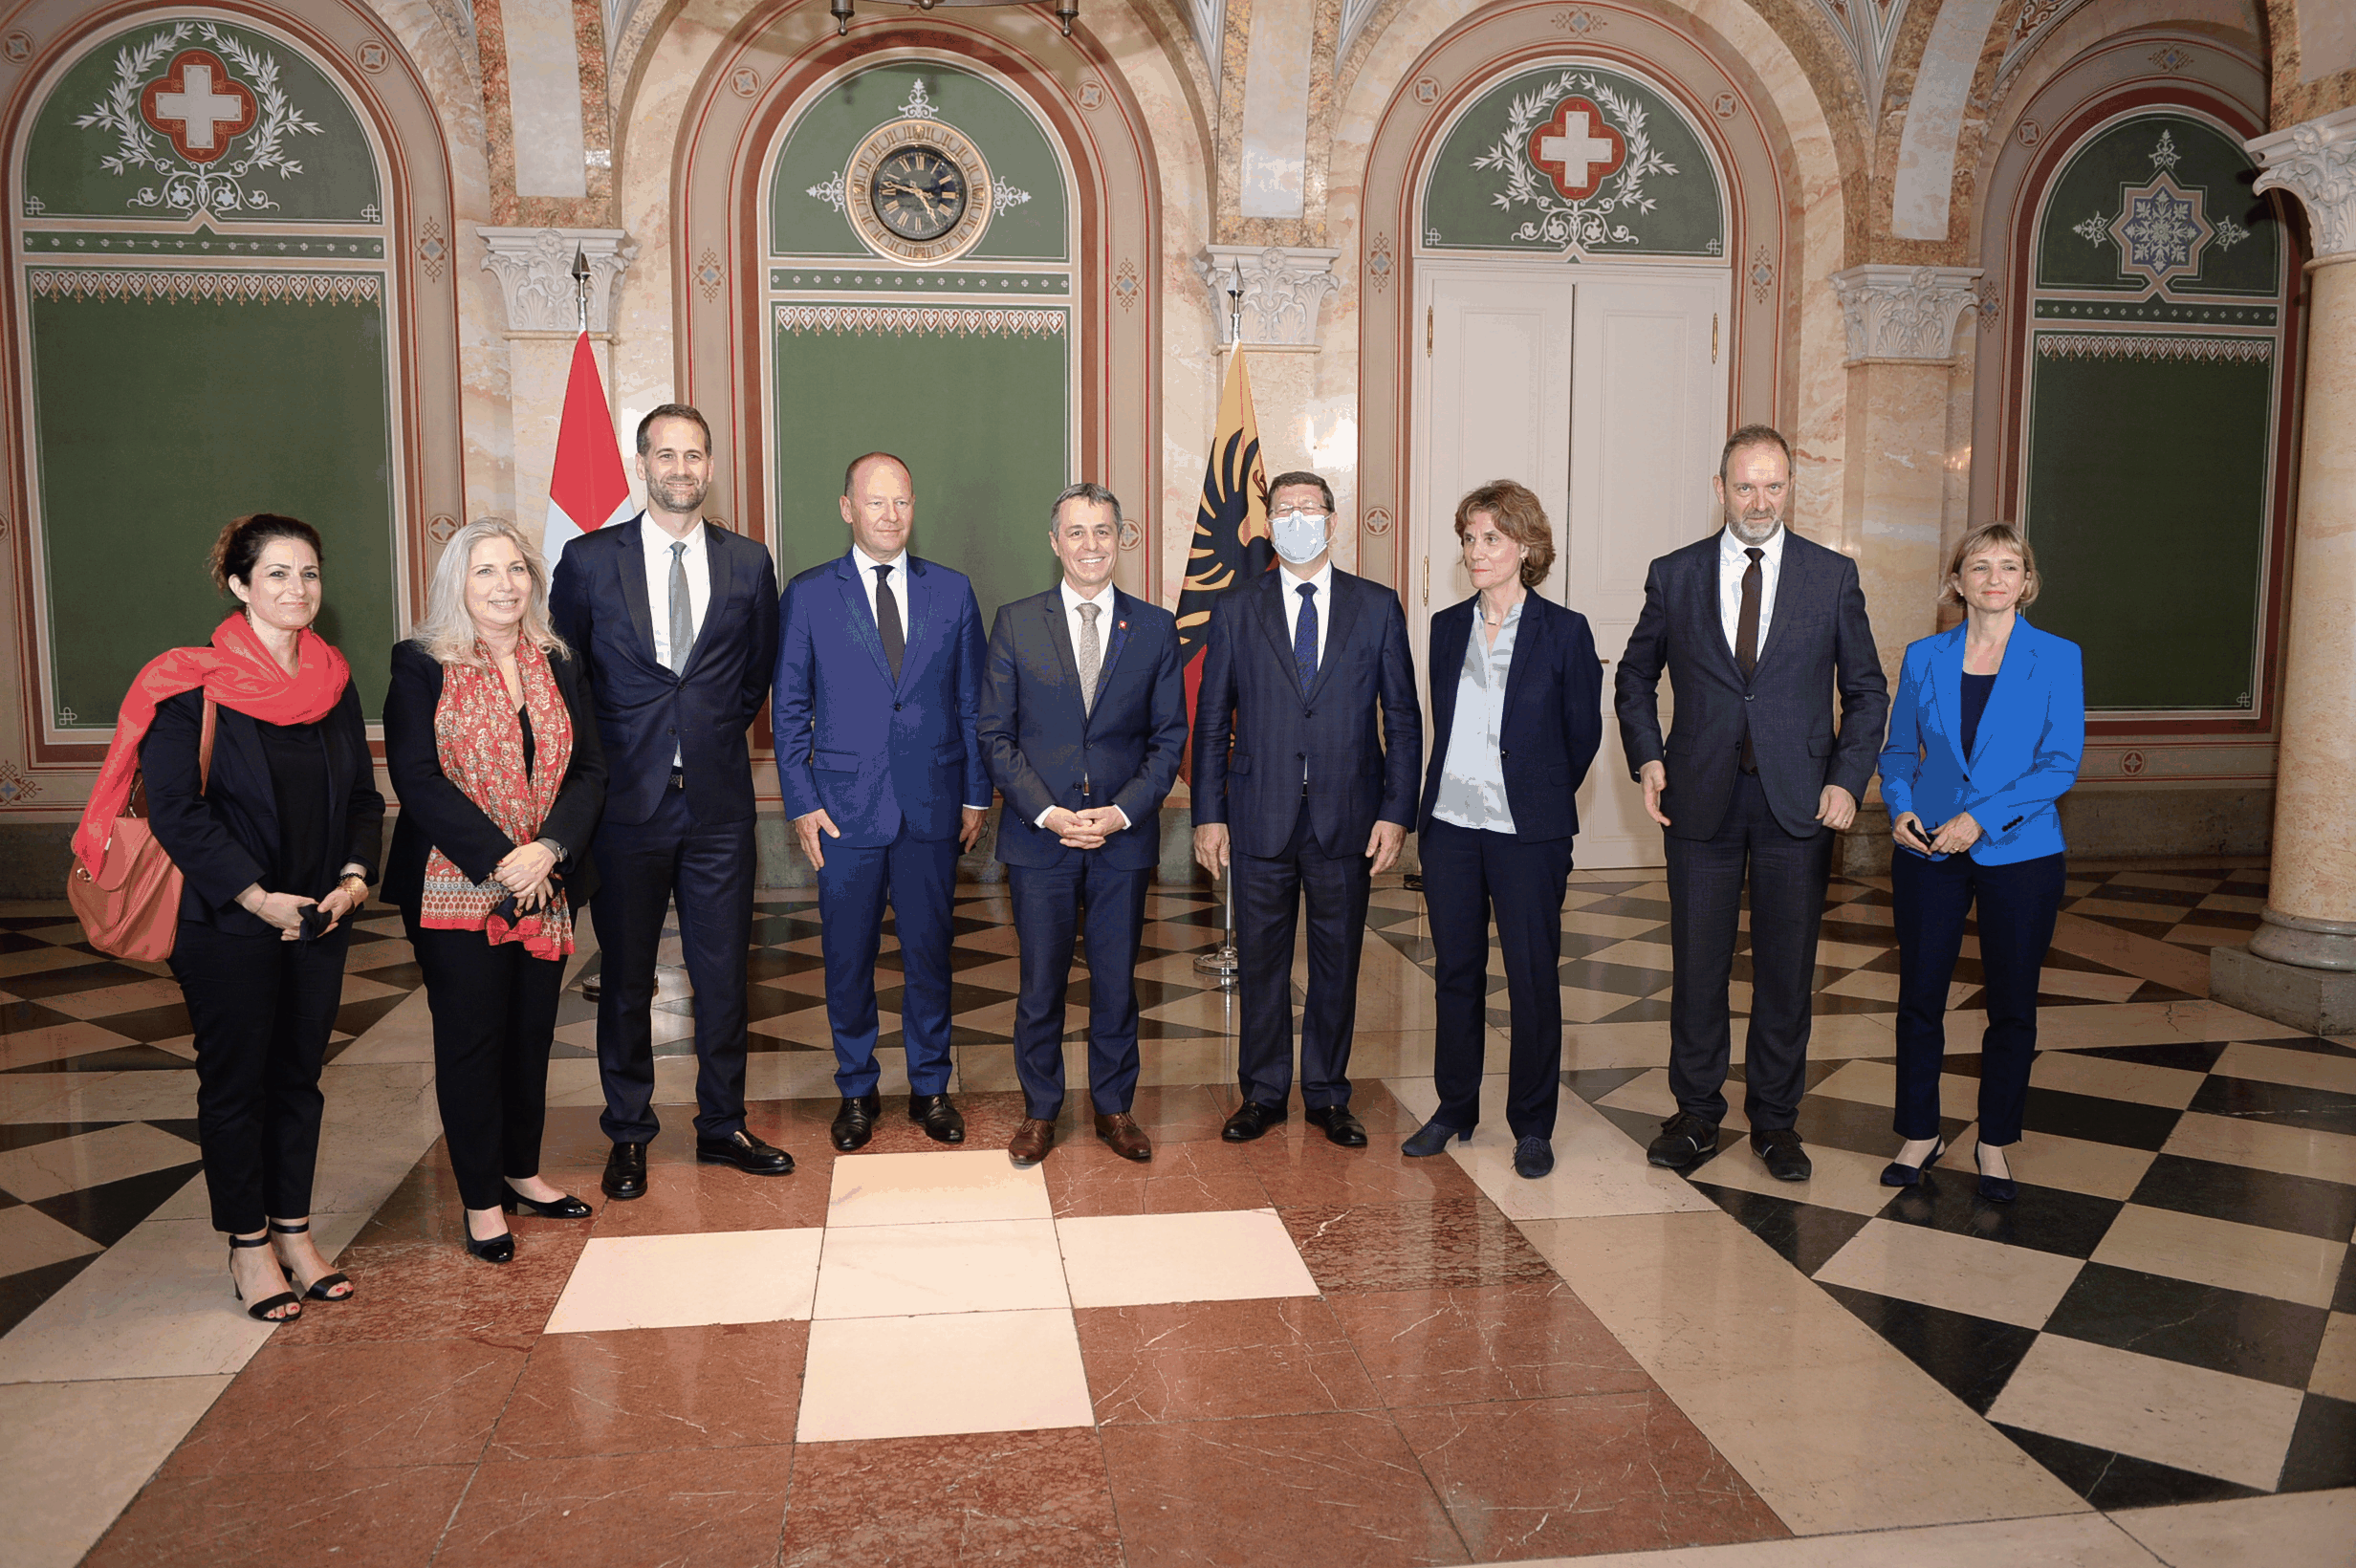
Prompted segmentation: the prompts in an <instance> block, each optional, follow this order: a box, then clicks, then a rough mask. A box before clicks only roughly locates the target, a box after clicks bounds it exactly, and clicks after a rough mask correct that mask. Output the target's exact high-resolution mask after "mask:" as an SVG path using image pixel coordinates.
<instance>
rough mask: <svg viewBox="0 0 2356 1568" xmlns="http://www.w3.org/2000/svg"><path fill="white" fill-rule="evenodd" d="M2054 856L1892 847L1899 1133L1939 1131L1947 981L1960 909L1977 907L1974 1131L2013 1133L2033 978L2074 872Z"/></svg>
mask: <svg viewBox="0 0 2356 1568" xmlns="http://www.w3.org/2000/svg"><path fill="white" fill-rule="evenodd" d="M2064 860H2065V857H2063V856H2061V855H2040V856H2039V857H2038V858H2037V859H2036V860H2016V861H2014V862H2013V863H2012V864H2011V865H1981V864H1980V863H1979V862H1978V861H1976V860H1973V859H1972V857H1971V856H1969V855H1950V856H1949V857H1947V859H1945V860H1927V859H1925V858H1924V857H1923V856H1920V855H1916V854H1913V853H1911V852H1909V851H1908V850H1903V849H1901V850H1899V851H1897V852H1896V853H1895V854H1894V855H1892V856H1891V857H1890V862H1889V897H1890V905H1891V908H1890V914H1891V917H1892V920H1891V924H1892V925H1893V926H1896V927H1897V931H1898V1113H1897V1117H1896V1119H1895V1125H1896V1127H1897V1130H1898V1136H1899V1137H1901V1138H1907V1139H1914V1138H1936V1137H1937V1136H1938V1135H1939V1073H1940V1069H1941V1066H1942V1064H1943V1062H1944V1060H1945V1058H1946V1056H1947V986H1948V982H1949V981H1951V980H1952V979H1953V978H1954V976H1955V958H1956V955H1957V954H1958V953H1960V952H1961V951H1962V950H1963V923H1964V917H1966V916H1967V915H1969V914H1970V913H1971V912H1972V906H1973V904H1974V903H1976V904H1978V905H1979V961H1980V969H1981V972H1982V973H1983V974H1984V975H1985V977H1986V980H1987V986H1988V1028H1987V1031H1986V1033H1984V1034H1982V1035H1981V1036H1980V1047H1979V1049H1980V1058H1979V1141H1980V1142H1981V1143H1985V1144H1987V1145H1988V1146H1989V1147H1990V1148H2002V1147H2004V1146H2005V1145H2006V1144H2008V1143H2018V1142H2020V1114H2021V1107H2022V1105H2023V1104H2024V1103H2025V1102H2026V1101H2027V1100H2028V1098H2029V1065H2030V1063H2031V1062H2032V1061H2034V1060H2035V1059H2036V1057H2037V987H2038V978H2039V976H2040V974H2042V973H2043V972H2044V969H2045V951H2046V949H2047V948H2049V947H2052V946H2053V926H2054V920H2055V917H2056V916H2058V915H2059V914H2060V913H2061V911H2062V889H2063V887H2064V885H2065V884H2066V883H2067V882H2068V880H2069V872H2068V870H2067V868H2066V867H2065V865H2064V864H2063V861H2064Z"/></svg>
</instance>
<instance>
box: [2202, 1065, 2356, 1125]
mask: <svg viewBox="0 0 2356 1568" xmlns="http://www.w3.org/2000/svg"><path fill="white" fill-rule="evenodd" d="M2188 1108H2189V1109H2192V1110H2195V1111H2205V1112H2207V1113H2208V1114H2209V1115H2211V1116H2230V1117H2235V1118H2237V1119H2238V1120H2241V1121H2244V1122H2271V1123H2272V1124H2274V1125H2275V1126H2278V1127H2297V1128H2299V1129H2301V1131H2304V1132H2329V1133H2338V1134H2340V1135H2342V1136H2343V1137H2346V1136H2350V1135H2356V1095H2351V1094H2345V1093H2335V1092H2334V1091H2332V1090H2329V1089H2309V1088H2305V1087H2302V1086H2301V1085H2300V1084H2296V1083H2265V1082H2261V1081H2260V1080H2258V1079H2257V1078H2225V1077H2223V1076H2221V1075H2212V1076H2211V1078H2210V1079H2209V1081H2208V1082H2206V1083H2204V1084H2202V1085H2201V1086H2200V1092H2199V1093H2198V1094H2196V1095H2194V1096H2193V1097H2192V1105H2191V1106H2190V1107H2188Z"/></svg>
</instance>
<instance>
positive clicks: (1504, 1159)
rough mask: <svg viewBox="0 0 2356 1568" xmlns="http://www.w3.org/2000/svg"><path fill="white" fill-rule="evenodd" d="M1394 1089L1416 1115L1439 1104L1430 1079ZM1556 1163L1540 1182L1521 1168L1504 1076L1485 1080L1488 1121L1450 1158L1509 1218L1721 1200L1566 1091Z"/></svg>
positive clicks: (1701, 1205) (1558, 1117) (1651, 1210)
mask: <svg viewBox="0 0 2356 1568" xmlns="http://www.w3.org/2000/svg"><path fill="white" fill-rule="evenodd" d="M1496 1059H1498V1060H1500V1061H1501V1060H1502V1059H1503V1058H1502V1057H1499V1058H1496ZM1390 1091H1391V1093H1392V1094H1393V1095H1396V1096H1397V1097H1398V1098H1399V1100H1400V1102H1401V1103H1402V1104H1404V1105H1406V1106H1407V1108H1408V1109H1409V1110H1411V1111H1413V1112H1414V1113H1415V1114H1416V1115H1418V1116H1422V1117H1429V1116H1430V1115H1431V1114H1432V1112H1433V1111H1435V1110H1437V1109H1438V1108H1439V1096H1438V1095H1437V1094H1436V1093H1435V1092H1434V1091H1433V1089H1432V1087H1431V1080H1430V1078H1420V1079H1407V1078H1401V1079H1394V1080H1393V1081H1392V1082H1391V1084H1390ZM1551 1142H1552V1143H1553V1144H1554V1151H1555V1168H1554V1169H1553V1170H1552V1171H1550V1172H1548V1173H1547V1174H1546V1175H1544V1176H1541V1177H1539V1178H1538V1180H1537V1181H1535V1182H1533V1181H1528V1180H1525V1179H1524V1178H1522V1177H1520V1176H1518V1175H1516V1174H1515V1172H1514V1137H1513V1134H1512V1132H1511V1131H1510V1130H1508V1128H1507V1126H1506V1121H1505V1075H1504V1074H1502V1073H1492V1074H1489V1075H1488V1076H1487V1077H1485V1078H1482V1079H1481V1125H1480V1127H1479V1129H1478V1130H1476V1131H1475V1132H1474V1133H1473V1142H1471V1143H1451V1144H1450V1145H1449V1154H1450V1156H1451V1158H1452V1159H1454V1160H1455V1162H1456V1163H1457V1164H1458V1165H1462V1166H1463V1167H1464V1170H1465V1173H1466V1174H1467V1175H1469V1176H1471V1177H1472V1178H1473V1185H1474V1186H1476V1187H1479V1188H1480V1189H1481V1190H1482V1191H1483V1192H1485V1193H1487V1194H1488V1195H1489V1198H1490V1200H1491V1201H1492V1202H1494V1204H1495V1205H1496V1206H1497V1207H1498V1208H1499V1209H1503V1210H1504V1211H1505V1215H1506V1217H1507V1218H1508V1219H1516V1220H1538V1219H1579V1218H1586V1217H1588V1216H1591V1215H1596V1214H1655V1213H1672V1212H1687V1213H1697V1212H1699V1211H1701V1210H1703V1209H1712V1208H1714V1207H1716V1206H1715V1205H1713V1204H1712V1203H1711V1201H1710V1199H1709V1197H1708V1196H1707V1195H1706V1194H1704V1193H1701V1192H1698V1191H1696V1190H1695V1189H1694V1187H1693V1186H1692V1184H1691V1183H1690V1182H1688V1181H1687V1180H1686V1179H1685V1178H1684V1177H1682V1176H1680V1175H1678V1174H1677V1173H1676V1172H1675V1171H1673V1170H1659V1169H1656V1168H1654V1167H1653V1166H1651V1165H1647V1164H1646V1163H1645V1156H1644V1151H1643V1150H1642V1149H1640V1148H1638V1147H1637V1146H1636V1145H1635V1144H1633V1143H1629V1142H1628V1137H1627V1134H1625V1133H1624V1132H1622V1131H1621V1130H1620V1129H1619V1128H1618V1127H1616V1126H1614V1125H1612V1123H1611V1122H1609V1121H1607V1120H1605V1119H1604V1117H1603V1113H1601V1112H1599V1111H1598V1110H1596V1109H1595V1107H1594V1106H1592V1105H1589V1104H1588V1103H1587V1102H1586V1101H1585V1100H1581V1099H1580V1098H1579V1097H1578V1096H1577V1095H1574V1094H1569V1093H1565V1094H1564V1095H1563V1096H1562V1098H1561V1100H1560V1104H1559V1106H1558V1107H1557V1110H1556V1114H1555V1131H1554V1137H1553V1139H1552V1140H1551Z"/></svg>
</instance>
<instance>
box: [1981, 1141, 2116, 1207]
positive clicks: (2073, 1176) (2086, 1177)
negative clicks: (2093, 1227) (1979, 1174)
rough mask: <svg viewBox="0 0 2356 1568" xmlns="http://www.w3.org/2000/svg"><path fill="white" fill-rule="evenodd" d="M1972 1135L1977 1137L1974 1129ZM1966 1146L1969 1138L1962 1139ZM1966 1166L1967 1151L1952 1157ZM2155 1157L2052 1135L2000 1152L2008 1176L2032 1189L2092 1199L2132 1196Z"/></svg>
mask: <svg viewBox="0 0 2356 1568" xmlns="http://www.w3.org/2000/svg"><path fill="white" fill-rule="evenodd" d="M1973 1136H1976V1130H1974V1134H1973ZM1962 1142H1963V1143H1965V1144H1967V1145H1968V1144H1969V1143H1971V1142H1972V1138H1971V1137H1966V1138H1964V1139H1963V1140H1962ZM1956 1158H1957V1159H1958V1160H1962V1161H1966V1162H1968V1161H1969V1160H1970V1159H1971V1153H1970V1150H1969V1148H1968V1147H1967V1148H1966V1149H1965V1150H1964V1151H1963V1152H1962V1153H1960V1154H1958V1155H1957V1156H1956ZM2157 1158H2159V1156H2158V1155H2156V1154H2155V1153H2153V1152H2152V1151H2151V1150H2149V1149H2137V1148H2128V1147H2127V1145H2126V1144H2124V1143H2095V1142H2093V1141H2091V1140H2088V1139H2083V1138H2060V1137H2056V1136H2055V1135H2054V1134H2052V1133H2045V1132H2038V1133H2031V1134H2029V1135H2028V1136H2027V1137H2026V1138H2024V1139H2022V1140H2021V1141H2020V1142H2019V1143H2016V1144H2014V1145H2013V1146H2012V1147H2011V1148H2008V1149H2006V1150H2005V1151H2004V1159H2005V1163H2006V1164H2007V1165H2010V1166H2012V1170H2013V1174H2014V1175H2015V1176H2016V1177H2018V1179H2019V1180H2021V1181H2022V1182H2025V1183H2027V1184H2028V1185H2029V1186H2031V1187H2060V1188H2061V1189H2062V1191H2064V1192H2083V1193H2085V1194H2087V1195H2088V1196H2090V1197H2096V1198H2118V1199H2126V1198H2127V1197H2130V1196H2132V1195H2133V1194H2134V1191H2135V1188H2136V1187H2138V1186H2140V1185H2141V1184H2142V1182H2143V1179H2144V1173H2145V1172H2146V1171H2148V1170H2149V1169H2150V1168H2151V1162H2152V1161H2153V1160H2155V1159H2157Z"/></svg>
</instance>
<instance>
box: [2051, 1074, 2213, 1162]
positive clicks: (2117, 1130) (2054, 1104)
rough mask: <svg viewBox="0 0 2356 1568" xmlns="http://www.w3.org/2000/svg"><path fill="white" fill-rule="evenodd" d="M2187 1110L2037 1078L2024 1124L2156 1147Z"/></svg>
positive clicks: (2090, 1139) (2060, 1134)
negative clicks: (2079, 1091)
mask: <svg viewBox="0 0 2356 1568" xmlns="http://www.w3.org/2000/svg"><path fill="white" fill-rule="evenodd" d="M2182 1115H2183V1113H2182V1112H2181V1111H2174V1110H2171V1109H2169V1108H2168V1107H2167V1106H2165V1105H2138V1104H2134V1103H2131V1102H2130V1101H2127V1100H2106V1099H2103V1098H2101V1097H2099V1096H2095V1095H2074V1094H2070V1093H2068V1092H2066V1091H2064V1090H2061V1089H2040V1088H2038V1087H2037V1086H2036V1085H2035V1084H2034V1082H2033V1083H2032V1084H2031V1085H2030V1088H2029V1098H2028V1100H2027V1101H2026V1103H2025V1105H2024V1107H2023V1113H2022V1116H2021V1125H2022V1126H2023V1127H2025V1128H2027V1129H2028V1130H2029V1131H2030V1132H2047V1133H2052V1134H2053V1135H2054V1136H2056V1137H2057V1138H2082V1139H2084V1140H2086V1141H2087V1142H2089V1143H2119V1144H2123V1145H2125V1146H2126V1147H2127V1148H2137V1149H2156V1148H2158V1147H2159V1146H2160V1145H2161V1144H2163V1143H2167V1142H2168V1137H2169V1134H2171V1133H2172V1132H2174V1131H2175V1130H2176V1122H2177V1119H2178V1118H2179V1117H2181V1116H2182Z"/></svg>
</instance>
